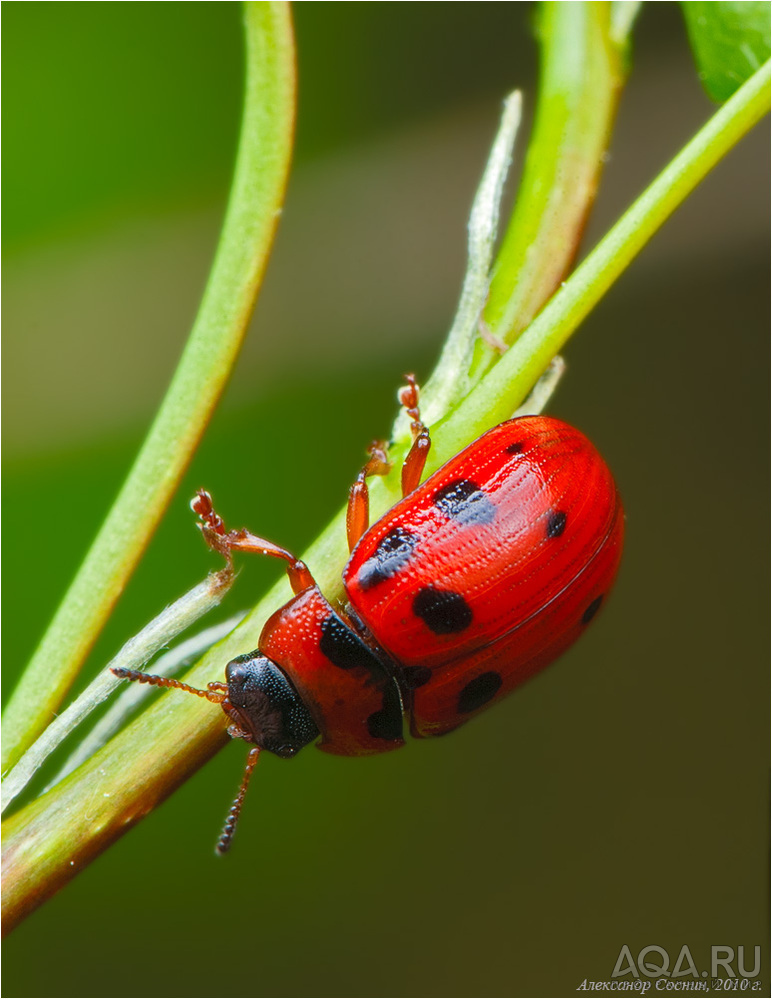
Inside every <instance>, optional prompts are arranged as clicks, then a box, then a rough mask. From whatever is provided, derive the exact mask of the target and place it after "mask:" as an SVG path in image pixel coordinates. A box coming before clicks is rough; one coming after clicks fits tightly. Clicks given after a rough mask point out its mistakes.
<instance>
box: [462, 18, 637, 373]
mask: <svg viewBox="0 0 772 999" xmlns="http://www.w3.org/2000/svg"><path fill="white" fill-rule="evenodd" d="M538 34H539V38H540V41H541V49H542V60H541V71H540V78H539V101H538V105H537V107H536V114H535V119H534V127H533V135H532V137H531V141H530V143H529V145H528V155H527V157H526V161H525V167H524V170H523V177H522V180H521V182H520V187H519V190H518V194H517V202H516V204H515V210H514V212H513V214H512V218H511V220H510V223H509V226H508V228H507V231H506V233H505V235H504V239H503V241H502V244H501V248H500V250H499V254H498V258H497V260H496V265H495V267H494V271H493V278H492V280H491V286H490V294H489V296H488V302H487V305H486V307H485V312H484V318H485V321H486V323H487V324H488V325H489V326H490V328H491V330H492V331H493V332H494V333H495V334H496V335H497V336H498V337H499V338H500V339H501V340H503V341H504V342H505V343H507V344H511V343H513V342H514V341H515V340H516V339H517V337H518V335H519V334H520V333H521V332H522V330H523V329H525V327H526V326H528V324H529V323H530V322H531V320H532V319H533V318H534V316H535V315H536V314H537V313H538V312H539V310H540V309H541V308H542V307H543V306H544V304H545V303H546V302H547V301H548V299H549V298H550V296H551V295H552V294H553V293H554V291H555V290H556V288H558V287H559V285H560V282H561V281H562V280H563V278H564V277H565V276H566V274H567V273H568V271H569V269H570V267H571V265H572V263H573V261H574V257H575V255H576V251H577V249H578V246H579V241H580V239H581V236H582V232H583V231H584V226H585V223H586V220H587V216H588V215H589V212H590V209H591V207H592V205H593V202H594V200H595V192H596V190H597V187H598V181H599V178H600V174H601V170H602V168H603V163H604V159H605V153H606V149H607V147H608V143H609V138H610V135H611V129H612V124H613V121H614V116H615V113H616V109H617V105H618V101H619V94H620V91H621V88H622V84H623V82H624V79H625V76H626V73H627V50H626V40H624V41H622V42H620V41H618V40H615V39H613V38H612V24H611V4H608V3H545V4H542V5H541V7H540V10H539V21H538ZM497 360H498V359H497V357H496V356H495V354H494V353H493V351H491V349H490V347H489V346H488V345H487V344H485V343H484V342H482V341H479V340H478V343H477V346H476V349H475V356H474V362H473V365H472V378H473V380H474V381H476V382H479V380H480V379H481V378H482V376H483V375H484V374H485V373H486V372H487V371H489V370H490V369H491V368H492V367H493V366H494V365H495V364H496V362H497Z"/></svg>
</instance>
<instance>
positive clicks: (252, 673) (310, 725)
mask: <svg viewBox="0 0 772 999" xmlns="http://www.w3.org/2000/svg"><path fill="white" fill-rule="evenodd" d="M225 679H226V681H227V684H228V697H227V700H226V701H225V702H224V703H223V709H224V710H225V712H226V714H227V715H228V716H229V718H231V720H232V721H233V723H234V724H233V725H232V726H231V728H230V729H229V731H230V734H231V735H233V736H236V737H238V738H242V739H245V740H246V741H247V742H253V743H255V745H256V746H259V747H260V749H267V750H268V751H269V752H270V753H275V754H276V755H277V756H281V757H284V758H285V759H286V758H288V757H290V756H294V755H295V753H297V751H298V750H299V749H302V748H303V746H306V745H308V743H309V742H312V741H313V740H314V739H315V738H316V737H317V736H318V735H319V729H318V728H317V727H316V724H315V722H314V720H313V718H312V717H311V715H310V713H309V711H308V708H307V707H306V706H305V704H304V703H303V701H302V699H301V697H300V695H299V694H298V692H297V690H295V688H294V686H293V685H292V683H291V682H290V680H289V678H288V677H287V675H286V674H285V673H284V671H283V670H282V669H280V667H278V666H277V665H276V663H274V662H273V661H272V660H271V659H268V658H267V657H266V656H264V655H261V654H260V652H250V653H248V654H247V655H244V656H238V657H237V658H236V659H232V660H231V661H230V662H229V663H228V665H227V666H226V667H225Z"/></svg>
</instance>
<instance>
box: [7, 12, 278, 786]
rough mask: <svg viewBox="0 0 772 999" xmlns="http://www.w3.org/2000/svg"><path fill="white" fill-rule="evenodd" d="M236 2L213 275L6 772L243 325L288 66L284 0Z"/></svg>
mask: <svg viewBox="0 0 772 999" xmlns="http://www.w3.org/2000/svg"><path fill="white" fill-rule="evenodd" d="M244 9H245V23H246V36H247V73H246V100H245V107H244V114H243V122H242V132H241V142H240V146H239V151H238V157H237V162H236V169H235V175H234V181H233V187H232V191H231V197H230V202H229V205H228V210H227V214H226V218H225V222H224V225H223V230H222V236H221V239H220V244H219V246H218V249H217V254H216V257H215V261H214V265H213V268H212V272H211V277H210V280H209V283H208V285H207V288H206V291H205V293H204V297H203V300H202V303H201V307H200V310H199V313H198V316H197V318H196V321H195V324H194V326H193V330H192V332H191V334H190V338H189V340H188V343H187V346H186V347H185V351H184V353H183V355H182V358H181V360H180V363H179V365H178V367H177V371H176V372H175V375H174V377H173V380H172V382H171V385H170V387H169V390H168V392H167V394H166V397H165V399H164V400H163V403H162V404H161V407H160V409H159V412H158V415H157V416H156V419H155V421H154V423H153V425H152V427H151V428H150V431H149V433H148V436H147V438H146V440H145V443H144V445H143V446H142V449H141V451H140V452H139V455H138V456H137V459H136V461H135V463H134V466H133V468H132V469H131V471H130V473H129V475H128V478H127V479H126V482H125V484H124V486H123V488H122V489H121V492H120V494H119V495H118V498H117V499H116V501H115V503H114V505H113V507H112V509H111V511H110V513H109V514H108V516H107V519H106V520H105V522H104V524H103V526H102V528H101V530H100V532H99V534H98V535H97V537H96V539H95V541H94V543H93V545H92V547H91V550H90V551H89V553H88V554H87V555H86V558H85V560H84V562H83V564H82V565H81V567H80V570H79V571H78V574H77V575H76V577H75V579H74V581H73V583H72V585H71V586H70V589H69V590H68V592H67V594H66V596H65V598H64V600H63V602H62V604H61V606H60V607H59V610H58V611H57V613H56V615H55V617H54V619H53V621H52V623H51V625H50V627H49V629H48V631H47V632H46V634H45V636H44V637H43V639H42V641H41V643H40V645H39V646H38V648H37V650H36V652H35V654H34V655H33V657H32V660H31V661H30V663H29V665H28V667H27V669H26V671H25V673H24V674H23V676H22V679H21V681H20V683H19V685H18V687H17V688H16V690H15V691H14V694H13V696H12V697H11V699H10V701H9V703H8V706H7V708H6V711H5V713H4V716H3V757H2V769H3V772H5V771H6V770H7V768H8V767H9V766H11V765H13V763H14V762H15V761H16V760H18V759H19V757H20V756H21V754H22V753H23V752H24V750H25V749H26V748H27V747H28V746H29V745H30V744H31V743H32V742H33V741H34V740H35V738H36V737H37V736H38V735H39V734H40V732H41V731H42V730H43V729H44V728H45V727H46V725H47V724H48V723H49V721H51V719H52V717H53V715H54V713H55V712H56V710H57V708H58V707H59V705H60V704H61V703H62V700H63V698H64V697H65V695H66V693H67V691H68V690H69V688H70V686H71V685H72V682H73V680H74V679H75V677H76V675H77V673H78V670H79V669H80V667H81V665H82V663H83V662H84V660H85V658H86V656H87V655H88V652H89V650H90V649H91V647H92V645H93V643H94V641H95V640H96V637H97V636H98V634H99V632H100V631H101V629H102V627H103V625H104V623H105V621H106V619H107V617H108V615H109V613H110V611H111V609H112V607H113V605H114V604H115V602H116V600H117V599H118V597H119V596H120V594H121V592H122V590H123V588H124V587H125V585H126V583H127V581H128V579H129V578H130V576H131V573H132V572H133V570H134V568H135V566H136V565H137V562H138V561H139V559H140V557H141V555H142V553H143V552H144V550H145V547H146V546H147V544H148V542H149V540H150V538H151V537H152V534H153V532H154V530H155V528H156V527H157V525H158V522H159V520H160V518H161V516H162V514H163V512H164V510H165V509H166V507H167V505H168V504H169V502H170V500H171V498H172V496H173V494H174V491H175V490H176V488H177V486H178V484H179V482H180V479H181V478H182V475H183V474H184V472H185V469H186V468H187V466H188V464H189V462H190V460H191V458H192V456H193V453H194V451H195V448H196V446H197V444H198V441H199V439H200V437H201V435H202V433H203V431H204V428H205V427H206V425H207V422H208V421H209V419H210V416H211V414H212V412H213V410H214V407H215V405H216V403H217V401H218V399H219V398H220V395H221V393H222V391H223V388H224V387H225V384H226V381H227V378H228V375H229V373H230V371H231V369H232V367H233V363H234V361H235V359H236V356H237V354H238V351H239V348H240V346H241V342H242V340H243V338H244V335H245V333H246V329H247V324H248V322H249V318H250V315H251V313H252V309H253V307H254V303H255V299H256V297H257V292H258V289H259V286H260V282H261V279H262V275H263V272H264V270H265V265H266V262H267V259H268V252H269V249H270V246H271V242H272V239H273V233H274V229H275V227H276V222H277V219H278V215H279V212H280V210H281V204H282V198H283V192H284V187H285V183H286V178H287V172H288V168H289V162H290V155H291V149H292V131H293V126H294V106H295V68H294V48H293V38H292V26H291V21H290V14H289V7H288V4H286V3H274V2H266V3H247V4H246V5H245V8H244ZM148 363H152V358H148Z"/></svg>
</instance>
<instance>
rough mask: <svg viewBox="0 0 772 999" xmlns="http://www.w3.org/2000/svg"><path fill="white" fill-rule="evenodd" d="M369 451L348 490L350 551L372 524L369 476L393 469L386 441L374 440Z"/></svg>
mask: <svg viewBox="0 0 772 999" xmlns="http://www.w3.org/2000/svg"><path fill="white" fill-rule="evenodd" d="M367 453H368V454H369V455H370V457H369V458H368V460H367V463H366V464H365V466H364V468H363V469H362V471H361V472H360V473H359V475H357V477H356V479H355V481H354V483H353V484H352V486H351V488H350V489H349V491H348V507H347V508H346V538H347V540H348V550H349V551H353V550H354V546H355V545H356V543H357V541H359V539H360V538H361V537H362V535H363V534H364V533H365V531H366V530H367V528H368V527H369V526H370V491H369V489H368V488H367V477H368V476H369V475H386V474H387V473H388V472H389V471H390V470H391V462H390V461H389V449H388V445H387V444H386V441H373V442H372V444H370V446H369V447H368V449H367Z"/></svg>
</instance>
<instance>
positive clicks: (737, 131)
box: [430, 61, 770, 467]
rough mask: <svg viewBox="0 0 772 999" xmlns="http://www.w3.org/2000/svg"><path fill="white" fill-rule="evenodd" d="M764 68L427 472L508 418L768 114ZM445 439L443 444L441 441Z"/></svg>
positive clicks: (549, 312) (571, 285)
mask: <svg viewBox="0 0 772 999" xmlns="http://www.w3.org/2000/svg"><path fill="white" fill-rule="evenodd" d="M769 107H770V63H769V61H768V62H766V63H765V64H764V65H763V66H762V67H761V68H760V69H758V70H757V71H756V73H754V75H753V76H752V77H751V78H750V79H749V80H748V81H747V82H746V83H745V84H743V86H742V87H741V88H740V89H739V90H738V91H737V92H736V93H735V94H734V96H733V97H731V98H730V99H729V100H728V101H727V102H726V103H725V104H724V105H723V106H722V107H721V108H719V110H718V111H716V113H715V114H714V115H713V117H712V118H710V120H709V121H708V122H707V123H706V124H705V125H704V126H703V128H701V129H700V131H699V132H698V133H697V134H696V135H695V136H694V138H693V139H692V140H691V141H690V142H689V143H688V144H687V145H686V146H685V147H684V148H683V149H682V150H681V152H680V153H679V154H678V155H677V156H676V157H675V159H673V160H672V161H671V162H670V163H669V164H668V166H667V167H666V168H665V169H664V170H663V171H662V173H661V174H660V175H659V176H658V177H657V178H656V180H655V181H654V182H653V183H652V184H651V185H650V186H649V187H648V188H647V189H646V190H645V191H644V192H643V194H642V195H641V196H640V197H639V198H638V199H637V200H636V201H635V202H634V204H633V205H632V206H631V207H630V208H629V209H628V211H627V212H625V214H624V215H623V216H622V218H621V219H620V220H619V221H618V222H617V223H616V225H615V226H614V227H613V228H612V229H611V230H610V231H609V232H608V233H607V235H606V236H605V237H604V238H603V239H602V240H601V242H600V243H599V244H598V245H597V246H596V247H595V249H594V250H593V251H592V252H591V253H590V254H589V255H588V256H587V258H586V259H585V260H584V261H583V262H582V264H581V265H580V266H579V267H578V268H577V269H576V271H574V273H573V274H572V275H571V278H570V279H569V280H568V281H567V282H566V283H565V285H563V287H561V288H560V290H559V291H558V292H557V293H556V294H555V295H554V297H553V298H552V299H551V300H550V302H549V303H548V305H547V306H546V307H545V308H544V309H543V310H542V311H541V312H540V313H539V315H538V316H537V317H536V319H535V320H534V321H533V322H532V323H531V325H530V326H529V327H528V329H527V330H526V331H525V332H524V333H523V334H522V335H521V336H520V338H519V339H518V340H517V342H516V343H515V344H514V346H513V347H512V348H511V349H510V350H508V351H507V353H506V354H505V355H504V356H503V357H502V358H501V360H500V361H499V363H498V364H497V365H496V367H495V368H494V369H493V370H492V371H491V372H490V373H489V374H488V375H487V376H486V378H485V379H484V380H483V382H482V383H481V384H480V385H479V386H478V387H477V388H476V389H475V390H474V391H473V392H472V393H471V394H470V395H469V396H468V397H467V398H466V399H465V400H464V401H463V403H462V404H461V405H460V406H459V407H458V409H457V410H456V411H455V412H454V413H453V414H452V416H451V417H450V418H449V419H448V421H447V422H446V424H445V425H444V427H443V431H444V433H443V435H442V443H441V446H440V448H438V449H437V451H438V453H437V454H436V455H433V456H432V457H431V458H430V461H431V462H433V464H432V467H436V465H437V462H441V461H445V460H447V457H449V455H450V454H452V453H453V452H454V451H455V450H457V448H458V447H459V446H460V445H461V443H462V442H466V441H467V440H469V439H470V438H474V437H475V436H477V435H479V434H480V433H482V432H483V431H484V430H485V429H486V428H487V427H489V426H492V425H493V424H495V423H499V422H501V421H502V420H505V419H507V417H508V416H509V415H510V414H511V413H512V411H513V410H514V409H515V407H516V406H517V405H519V403H520V401H521V399H522V398H523V397H524V396H525V394H526V393H527V392H528V390H529V389H530V387H531V386H532V385H533V384H534V383H535V381H536V379H537V378H538V377H539V375H540V374H541V372H542V371H543V370H544V368H545V367H546V365H547V364H548V363H549V361H550V360H551V358H553V357H554V356H555V354H557V353H558V352H559V351H560V350H561V349H562V347H563V345H564V344H565V342H566V340H568V338H569V337H570V336H571V334H572V333H573V332H574V331H575V330H576V328H577V327H578V326H579V324H580V323H581V322H582V320H583V319H584V318H585V316H586V315H587V314H588V313H589V312H590V311H591V309H592V308H593V307H594V306H595V305H596V304H597V303H598V302H599V301H600V299H601V298H602V297H603V295H604V294H605V293H606V291H607V290H608V289H609V288H610V287H611V285H612V284H613V283H614V281H616V279H617V278H618V277H619V276H620V274H622V272H623V271H624V270H625V269H626V268H627V267H628V266H629V265H630V263H631V262H632V261H633V260H634V258H635V257H636V256H637V254H638V253H639V252H640V251H641V250H642V249H643V247H644V246H645V245H646V244H647V243H648V241H649V240H650V239H651V237H652V236H653V235H654V233H655V232H656V231H657V230H658V229H659V228H660V226H661V225H662V224H663V223H664V222H665V221H666V220H667V219H668V218H669V217H670V216H671V215H672V214H673V212H674V211H675V210H676V208H678V206H679V205H680V204H681V203H682V202H683V201H684V200H685V199H686V198H687V196H688V195H689V194H690V193H691V192H692V191H693V190H694V189H695V188H696V187H697V185H698V184H699V183H700V181H702V180H703V179H704V178H705V177H706V176H707V174H708V173H710V171H711V170H712V169H713V167H714V166H716V164H717V163H719V162H720V160H721V159H722V158H723V157H724V156H725V155H726V154H727V153H728V152H729V150H730V149H732V147H733V146H735V145H736V144H737V143H738V142H739V140H740V139H741V138H742V137H743V136H744V135H745V134H746V132H748V131H750V129H751V128H752V127H753V126H754V125H755V124H756V123H757V122H758V121H760V119H761V118H763V117H764V115H765V114H766V113H767V112H768V111H769ZM445 433H447V435H448V438H447V441H446V438H445Z"/></svg>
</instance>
